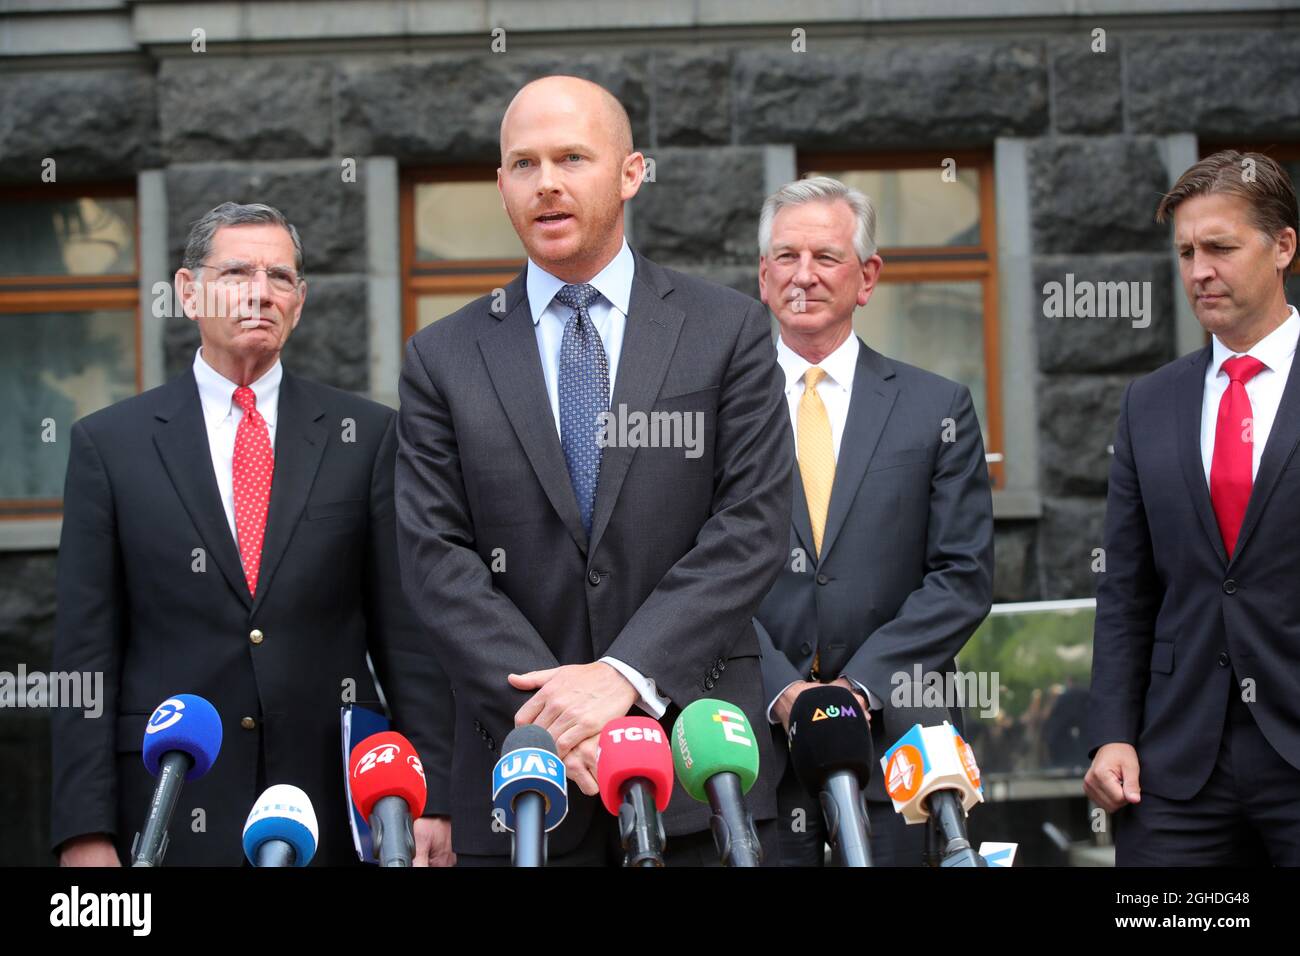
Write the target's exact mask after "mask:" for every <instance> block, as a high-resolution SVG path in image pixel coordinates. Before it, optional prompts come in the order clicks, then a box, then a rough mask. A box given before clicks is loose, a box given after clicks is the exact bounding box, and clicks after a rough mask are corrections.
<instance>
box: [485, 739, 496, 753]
mask: <svg viewBox="0 0 1300 956" xmlns="http://www.w3.org/2000/svg"><path fill="white" fill-rule="evenodd" d="M487 744H488V750H496V749H497V742H496V738H494V737H489V738H488V739H487Z"/></svg>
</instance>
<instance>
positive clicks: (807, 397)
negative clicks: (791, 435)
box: [798, 366, 835, 557]
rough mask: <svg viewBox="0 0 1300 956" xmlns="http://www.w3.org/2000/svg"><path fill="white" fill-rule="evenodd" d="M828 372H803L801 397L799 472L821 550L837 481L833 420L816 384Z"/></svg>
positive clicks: (814, 537)
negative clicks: (833, 486) (832, 440)
mask: <svg viewBox="0 0 1300 956" xmlns="http://www.w3.org/2000/svg"><path fill="white" fill-rule="evenodd" d="M825 376H826V372H825V371H823V370H822V369H820V368H818V367H817V366H813V367H812V368H810V369H808V371H806V372H804V375H803V381H804V387H803V398H801V399H799V426H798V439H799V474H800V476H801V477H802V478H803V493H804V497H805V498H806V499H807V500H808V519H809V521H810V522H811V523H812V533H813V547H814V548H816V549H817V555H818V557H820V556H821V553H822V532H823V531H825V530H826V510H827V509H828V508H829V507H830V503H831V485H832V484H834V483H835V448H834V446H833V445H832V444H831V420H830V417H829V416H828V415H827V414H826V406H825V405H823V404H822V400H821V396H820V395H818V394H817V383H818V382H820V381H821V380H822V379H823V378H825Z"/></svg>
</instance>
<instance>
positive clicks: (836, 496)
mask: <svg viewBox="0 0 1300 956" xmlns="http://www.w3.org/2000/svg"><path fill="white" fill-rule="evenodd" d="M786 421H787V425H788V422H789V415H788V414H787V416H786ZM949 423H951V427H949V428H947V429H945V426H946V425H949ZM945 431H946V433H945ZM945 438H950V439H951V440H950V441H945V440H944V439H945ZM798 472H799V469H798V465H797V464H796V465H795V479H794V490H793V495H794V509H793V516H792V520H791V526H790V532H789V535H790V543H789V551H790V554H789V555H787V560H786V561H785V564H784V566H783V568H782V570H781V574H780V576H779V577H778V578H777V580H776V584H775V585H774V586H773V588H772V591H771V593H769V594H768V595H767V597H766V598H765V599H764V601H763V604H762V606H761V607H760V608H759V611H758V622H759V624H760V628H759V637H760V640H761V642H762V644H763V683H764V690H765V695H766V697H767V700H768V701H769V702H770V701H771V700H773V699H774V698H775V697H776V695H777V694H779V693H780V692H781V690H782V688H784V687H786V686H787V685H788V684H790V682H791V681H795V680H809V679H810V677H809V672H810V669H811V667H812V663H813V657H814V655H815V654H817V653H818V651H820V654H821V659H820V661H819V662H818V666H819V672H820V673H819V676H820V678H821V679H822V680H824V681H830V680H835V679H836V678H837V677H841V676H847V677H849V678H850V679H852V680H854V681H857V682H858V683H859V684H861V685H862V686H864V687H866V688H868V689H870V690H871V692H872V693H873V694H874V695H875V696H876V697H877V698H878V699H879V700H880V701H882V702H883V703H884V704H885V705H886V712H885V714H884V719H883V720H882V719H878V718H873V721H872V728H871V729H872V738H873V743H874V746H875V751H876V759H877V760H879V758H880V756H881V755H882V754H883V753H884V750H885V748H887V747H888V746H890V745H891V744H893V742H894V741H895V740H896V739H897V738H898V736H899V733H901V731H902V730H905V729H906V728H897V727H895V728H891V727H889V726H888V724H889V720H888V704H889V699H890V694H891V692H892V691H893V690H894V688H895V687H896V686H898V685H899V681H900V679H903V678H905V679H907V680H911V679H912V675H913V668H914V666H915V665H916V664H918V663H919V664H920V665H921V670H922V672H923V673H929V672H935V673H940V672H944V671H952V670H953V669H954V668H955V664H954V660H953V659H954V657H955V656H956V654H957V652H958V651H959V650H960V649H961V647H962V645H963V644H965V643H966V641H967V640H968V639H969V638H970V636H971V634H972V633H973V632H974V631H975V628H976V627H978V626H979V623H980V622H981V621H982V620H983V619H984V617H985V615H987V614H988V611H989V606H990V602H991V598H992V593H993V499H992V495H991V494H990V491H989V478H988V466H987V465H986V464H985V461H984V442H983V439H982V438H981V437H980V426H979V421H978V420H977V419H976V416H975V408H974V406H973V405H972V403H971V396H970V390H969V389H967V388H966V387H965V386H964V385H959V384H958V383H956V382H952V381H949V380H948V379H946V378H942V377H941V376H938V375H935V374H933V373H931V372H926V371H924V370H922V369H919V368H916V367H914V366H911V365H906V364H904V363H902V362H896V361H893V360H891V359H887V358H885V357H884V356H883V355H881V354H880V353H879V352H876V351H874V350H873V349H871V348H869V347H868V346H867V345H866V344H865V343H863V344H862V346H861V348H860V349H859V351H858V364H857V369H856V371H855V372H854V377H853V395H852V398H851V399H850V401H849V416H848V420H847V422H846V423H845V426H844V436H843V438H842V440H841V444H840V455H839V460H838V462H837V464H836V468H835V482H834V484H833V485H832V487H831V501H830V508H829V510H828V512H827V516H826V529H825V531H824V532H823V536H822V555H821V560H820V561H819V560H817V557H816V552H815V551H814V549H813V537H812V526H811V524H810V523H809V520H808V502H807V500H806V499H805V497H804V492H803V481H802V479H801V478H800V477H799V473H798ZM799 555H807V560H806V562H800V561H798V560H796V559H797V558H798V556H799ZM898 675H902V678H900V677H899V676H898ZM773 729H774V734H775V738H776V743H777V748H778V752H779V753H780V754H782V755H784V754H785V752H786V741H785V733H784V731H783V730H782V729H781V727H780V726H779V725H776V726H775V727H774V728H773ZM880 781H881V776H880V774H879V768H878V767H877V773H876V774H875V775H873V777H872V781H871V785H870V786H869V787H868V790H867V796H868V798H869V799H878V800H883V799H885V792H884V788H883V786H882V785H881V782H880Z"/></svg>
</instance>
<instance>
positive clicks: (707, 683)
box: [704, 677, 713, 690]
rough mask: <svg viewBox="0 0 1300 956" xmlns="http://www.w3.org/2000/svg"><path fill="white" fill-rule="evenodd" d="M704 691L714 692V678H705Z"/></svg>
mask: <svg viewBox="0 0 1300 956" xmlns="http://www.w3.org/2000/svg"><path fill="white" fill-rule="evenodd" d="M704 689H705V690H713V678H712V677H706V678H704Z"/></svg>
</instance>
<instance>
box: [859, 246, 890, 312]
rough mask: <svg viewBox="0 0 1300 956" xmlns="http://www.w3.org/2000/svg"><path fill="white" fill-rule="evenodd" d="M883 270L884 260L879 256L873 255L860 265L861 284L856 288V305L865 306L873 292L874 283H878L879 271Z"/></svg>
mask: <svg viewBox="0 0 1300 956" xmlns="http://www.w3.org/2000/svg"><path fill="white" fill-rule="evenodd" d="M884 268H885V260H884V259H882V258H880V256H879V255H874V256H872V257H871V258H870V259H868V260H867V261H866V262H864V263H862V284H861V285H859V286H858V305H866V304H867V302H868V301H869V300H870V299H871V293H872V292H874V291H875V289H876V283H877V282H879V281H880V273H881V270H883V269H884Z"/></svg>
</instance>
